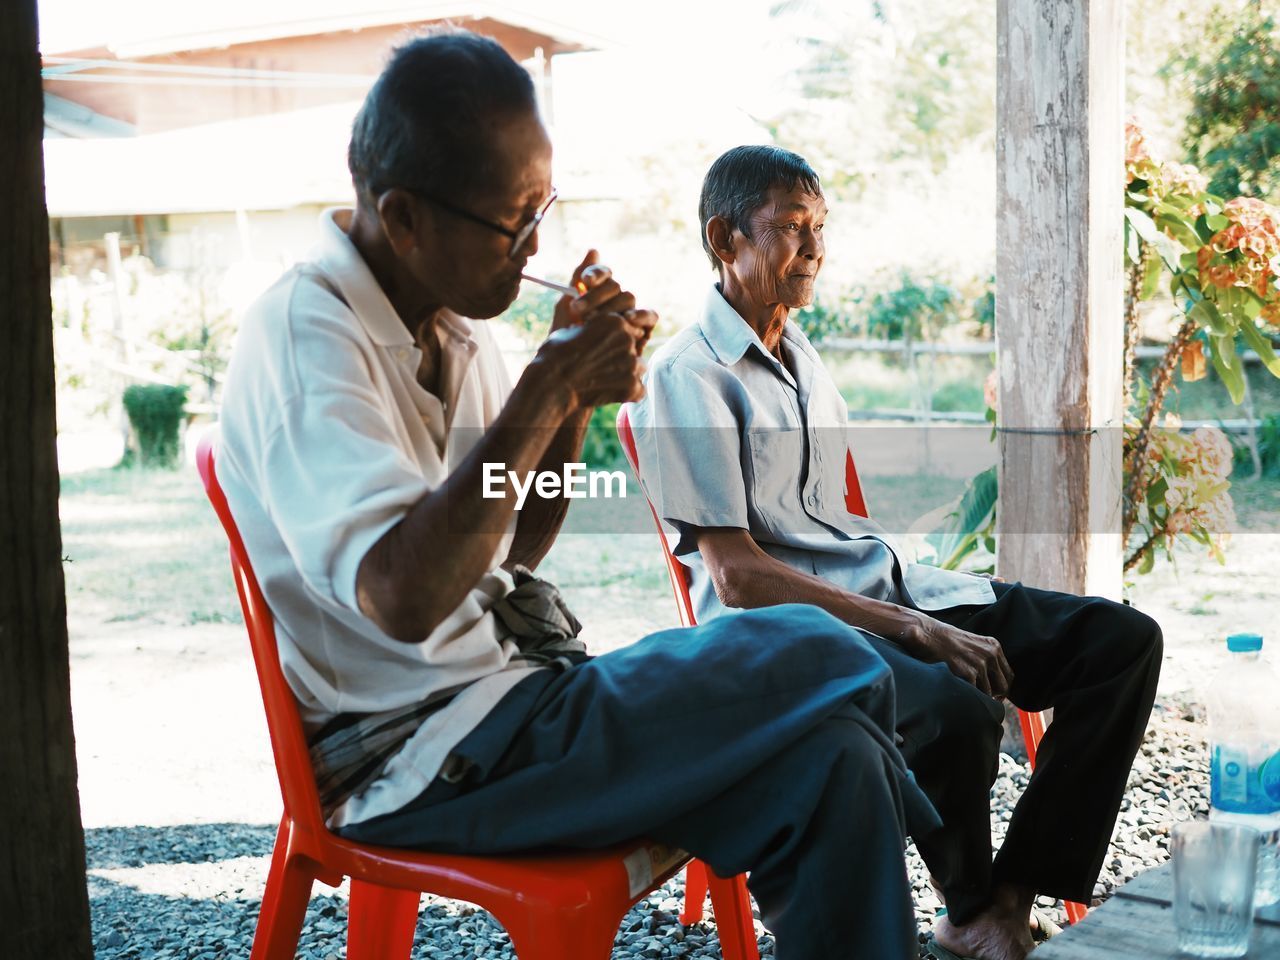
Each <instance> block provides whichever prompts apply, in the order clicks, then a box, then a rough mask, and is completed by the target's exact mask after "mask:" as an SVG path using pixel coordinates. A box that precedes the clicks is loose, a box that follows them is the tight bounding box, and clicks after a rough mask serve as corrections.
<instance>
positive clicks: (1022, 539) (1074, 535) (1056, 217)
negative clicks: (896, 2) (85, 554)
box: [996, 0, 1124, 598]
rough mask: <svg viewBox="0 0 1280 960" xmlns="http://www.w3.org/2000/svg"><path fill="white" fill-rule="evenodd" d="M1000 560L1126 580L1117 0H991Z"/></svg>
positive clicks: (1048, 583)
mask: <svg viewBox="0 0 1280 960" xmlns="http://www.w3.org/2000/svg"><path fill="white" fill-rule="evenodd" d="M997 30H998V45H997V49H998V56H997V61H998V63H997V69H998V94H997V102H998V107H997V113H998V118H997V147H996V153H997V157H996V168H997V174H996V177H997V187H998V197H999V200H998V202H999V217H998V223H997V228H996V229H997V238H996V261H997V270H996V272H997V284H996V289H997V294H996V296H997V310H996V313H997V317H998V323H997V325H996V332H997V344H996V346H997V365H998V369H999V372H1000V411H999V413H1000V426H1001V429H1002V433H1001V435H1000V504H999V510H998V513H997V516H998V524H999V528H998V529H999V534H1000V545H999V557H998V569H999V572H1000V574H1001V576H1004V577H1006V578H1008V579H1018V580H1022V581H1023V582H1025V583H1027V584H1029V585H1031V586H1038V587H1045V588H1049V589H1057V590H1066V591H1071V592H1076V593H1094V594H1099V595H1102V596H1110V597H1113V598H1115V597H1118V595H1119V593H1120V589H1121V583H1122V579H1121V576H1122V575H1121V559H1122V557H1121V547H1122V544H1121V542H1120V532H1119V531H1120V497H1121V468H1122V464H1121V424H1122V409H1121V402H1122V401H1121V390H1122V379H1123V374H1122V360H1121V358H1122V352H1123V326H1124V324H1123V315H1122V310H1123V303H1124V297H1123V294H1124V287H1123V273H1122V266H1123V255H1122V249H1123V248H1122V244H1123V223H1124V221H1123V216H1124V210H1123V202H1124V197H1123V194H1122V190H1123V186H1124V179H1123V170H1124V167H1123V161H1124V147H1123V133H1124V124H1123V108H1124V0H999V8H998V26H997Z"/></svg>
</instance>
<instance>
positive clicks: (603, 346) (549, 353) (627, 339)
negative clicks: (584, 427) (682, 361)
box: [530, 313, 644, 412]
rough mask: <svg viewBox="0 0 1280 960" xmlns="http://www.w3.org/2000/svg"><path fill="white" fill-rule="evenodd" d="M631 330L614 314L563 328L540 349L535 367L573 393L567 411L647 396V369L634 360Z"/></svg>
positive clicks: (607, 314) (625, 322) (552, 335)
mask: <svg viewBox="0 0 1280 960" xmlns="http://www.w3.org/2000/svg"><path fill="white" fill-rule="evenodd" d="M635 342H636V338H635V334H634V332H633V330H632V327H631V326H630V325H629V324H628V323H627V321H626V320H624V319H623V318H622V316H621V315H619V314H616V313H606V314H602V315H599V316H594V317H592V318H591V319H590V320H589V321H588V322H586V323H583V324H581V325H578V326H573V327H564V328H561V329H559V330H556V331H555V332H553V333H552V334H551V336H549V337H547V339H546V340H545V341H544V342H543V344H542V346H541V347H539V348H538V353H537V355H536V356H535V357H534V358H533V363H532V364H531V365H530V367H531V368H537V367H541V368H543V369H546V370H547V371H548V372H549V374H550V375H551V376H552V377H554V378H555V381H556V382H557V383H559V384H560V385H561V386H562V387H564V388H567V390H568V391H569V394H570V396H569V398H568V399H569V410H570V412H576V411H581V410H585V409H587V408H590V407H598V406H601V405H602V404H606V403H625V402H627V401H630V400H639V399H640V398H642V397H643V396H644V386H643V385H642V384H641V382H640V378H641V377H642V376H643V375H644V364H643V363H641V361H640V358H639V357H638V356H637V355H636V350H635Z"/></svg>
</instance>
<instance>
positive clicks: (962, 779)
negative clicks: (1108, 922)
mask: <svg viewBox="0 0 1280 960" xmlns="http://www.w3.org/2000/svg"><path fill="white" fill-rule="evenodd" d="M992 586H993V588H994V589H995V592H996V602H995V603H993V604H990V605H989V606H969V607H955V608H952V609H949V610H943V611H932V612H931V614H930V615H931V616H933V617H935V618H936V619H939V620H943V621H946V622H947V623H950V624H953V625H954V626H957V627H960V628H962V629H964V630H967V631H969V632H971V633H977V634H983V635H986V636H991V637H995V638H996V639H997V640H998V641H999V642H1000V644H1001V645H1002V646H1003V648H1004V652H1005V656H1006V658H1007V659H1008V661H1009V665H1010V666H1011V667H1012V668H1013V672H1014V683H1013V688H1012V689H1011V691H1010V694H1009V699H1010V700H1011V701H1012V702H1013V703H1014V705H1015V706H1018V707H1020V708H1022V709H1023V710H1028V711H1037V710H1043V709H1045V708H1046V707H1053V709H1054V714H1053V722H1052V723H1051V724H1050V725H1049V728H1048V729H1047V730H1046V731H1045V735H1044V739H1043V740H1042V741H1041V743H1040V748H1039V751H1038V753H1037V757H1036V768H1035V772H1034V773H1033V774H1032V777H1031V782H1030V783H1029V784H1028V786H1027V789H1026V792H1025V793H1024V794H1023V796H1022V797H1021V799H1020V800H1019V802H1018V804H1017V806H1016V807H1015V809H1014V811H1013V816H1012V819H1011V820H1010V822H1009V829H1008V833H1007V834H1006V836H1005V840H1004V843H1003V845H1002V846H1001V848H1000V851H999V853H998V854H997V855H996V857H995V861H994V864H993V863H992V859H991V829H990V822H991V821H990V814H991V804H990V792H989V791H990V787H991V784H992V782H993V781H994V780H995V776H996V770H997V766H998V760H999V744H1000V735H1001V722H1002V720H1003V717H1004V709H1003V707H1002V706H1001V704H999V703H998V702H996V701H995V700H993V699H991V698H990V697H988V696H986V695H984V694H982V693H981V692H979V691H978V690H977V689H976V688H975V687H973V686H972V685H970V684H968V683H965V682H964V681H962V680H960V679H959V678H957V677H956V676H955V675H954V674H952V673H951V672H950V671H949V670H948V669H947V668H946V667H945V666H944V665H942V664H926V663H921V662H920V661H918V660H915V659H912V658H911V657H909V656H908V655H907V654H905V653H904V652H903V651H902V650H901V649H899V648H897V647H895V646H894V645H893V644H892V643H889V642H887V641H884V640H880V639H879V638H875V639H874V640H873V643H874V644H875V646H876V649H877V650H879V651H880V653H881V655H882V656H883V657H884V658H885V660H886V661H887V662H888V663H889V666H890V668H891V669H892V670H893V674H894V681H895V686H896V688H897V696H898V733H899V734H900V735H901V737H902V738H903V741H904V742H903V743H902V745H901V749H902V753H903V756H904V757H905V758H906V760H907V763H908V765H909V766H910V767H911V769H912V772H913V773H914V774H915V776H916V779H917V782H918V783H919V784H920V786H921V787H922V788H923V789H924V791H925V793H926V794H928V796H929V798H930V800H932V801H933V804H934V806H935V807H936V808H937V811H938V813H939V814H940V815H941V817H942V821H943V825H944V826H943V829H942V830H939V831H935V832H933V833H931V834H929V835H927V836H918V837H916V846H917V849H919V851H920V855H921V856H922V857H923V858H924V860H925V863H926V864H928V866H929V869H930V872H931V873H932V874H933V876H934V878H935V879H936V880H937V881H938V882H939V884H940V885H941V887H942V890H943V894H944V896H945V897H946V901H947V910H948V913H949V915H950V916H951V918H952V919H953V920H954V921H955V922H957V923H964V922H967V921H968V920H969V919H971V918H972V917H973V916H974V915H975V914H976V913H977V912H978V911H980V910H981V909H982V908H983V907H984V906H985V905H986V904H987V903H988V902H989V899H990V892H991V888H992V885H993V883H999V882H1012V883H1020V884H1028V885H1030V886H1032V887H1034V888H1035V889H1036V890H1038V891H1039V892H1041V893H1044V894H1047V895H1049V896H1053V897H1061V898H1063V899H1066V900H1076V901H1080V902H1084V903H1088V902H1089V899H1090V898H1091V896H1092V894H1093V886H1094V883H1095V881H1096V880H1097V878H1098V874H1099V872H1100V871H1101V869H1102V862H1103V858H1104V856H1105V855H1106V851H1107V843H1108V841H1109V840H1110V839H1111V832H1112V829H1113V828H1114V826H1115V821H1116V815H1117V814H1118V812H1119V809H1120V801H1121V797H1122V795H1123V793H1124V789H1125V783H1126V781H1127V780H1128V776H1129V769H1130V766H1131V765H1132V763H1133V758H1134V755H1135V754H1136V753H1137V751H1138V748H1139V746H1140V745H1141V742H1142V736H1143V733H1144V731H1145V730H1146V726H1147V720H1148V718H1149V716H1150V714H1151V707H1152V704H1153V702H1154V700H1155V693H1156V681H1157V680H1158V678H1159V675H1160V663H1161V656H1162V650H1163V644H1162V639H1161V634H1160V628H1159V626H1158V625H1157V624H1156V623H1155V621H1154V620H1152V619H1151V618H1150V617H1148V616H1146V615H1145V614H1142V613H1139V612H1138V611H1137V610H1134V609H1133V608H1132V607H1127V606H1124V605H1123V604H1118V603H1113V602H1111V601H1109V600H1103V599H1100V598H1097V597H1077V596H1072V595H1069V594H1063V593H1056V592H1052V591H1047V590H1037V589H1034V588H1031V587H1025V586H1022V585H1021V584H1004V583H993V584H992Z"/></svg>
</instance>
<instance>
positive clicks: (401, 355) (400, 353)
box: [396, 347, 409, 360]
mask: <svg viewBox="0 0 1280 960" xmlns="http://www.w3.org/2000/svg"><path fill="white" fill-rule="evenodd" d="M396 359H397V360H408V359H409V351H408V350H406V349H405V348H404V347H401V348H400V349H398V350H397V351H396Z"/></svg>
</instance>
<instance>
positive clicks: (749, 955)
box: [703, 866, 760, 960]
mask: <svg viewBox="0 0 1280 960" xmlns="http://www.w3.org/2000/svg"><path fill="white" fill-rule="evenodd" d="M703 869H704V870H707V879H708V881H709V884H710V887H711V909H712V910H713V911H714V912H715V920H716V933H717V934H719V936H720V952H721V954H722V955H723V956H724V960H760V948H759V946H758V945H757V944H756V928H755V924H754V923H753V922H752V917H751V895H750V894H749V893H748V892H747V878H746V876H745V875H743V874H741V873H740V874H738V875H737V876H736V877H730V878H729V879H728V880H722V879H721V878H720V877H717V876H716V875H715V874H714V873H712V872H711V871H710V870H708V869H707V868H706V867H705V866H704V867H703Z"/></svg>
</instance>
